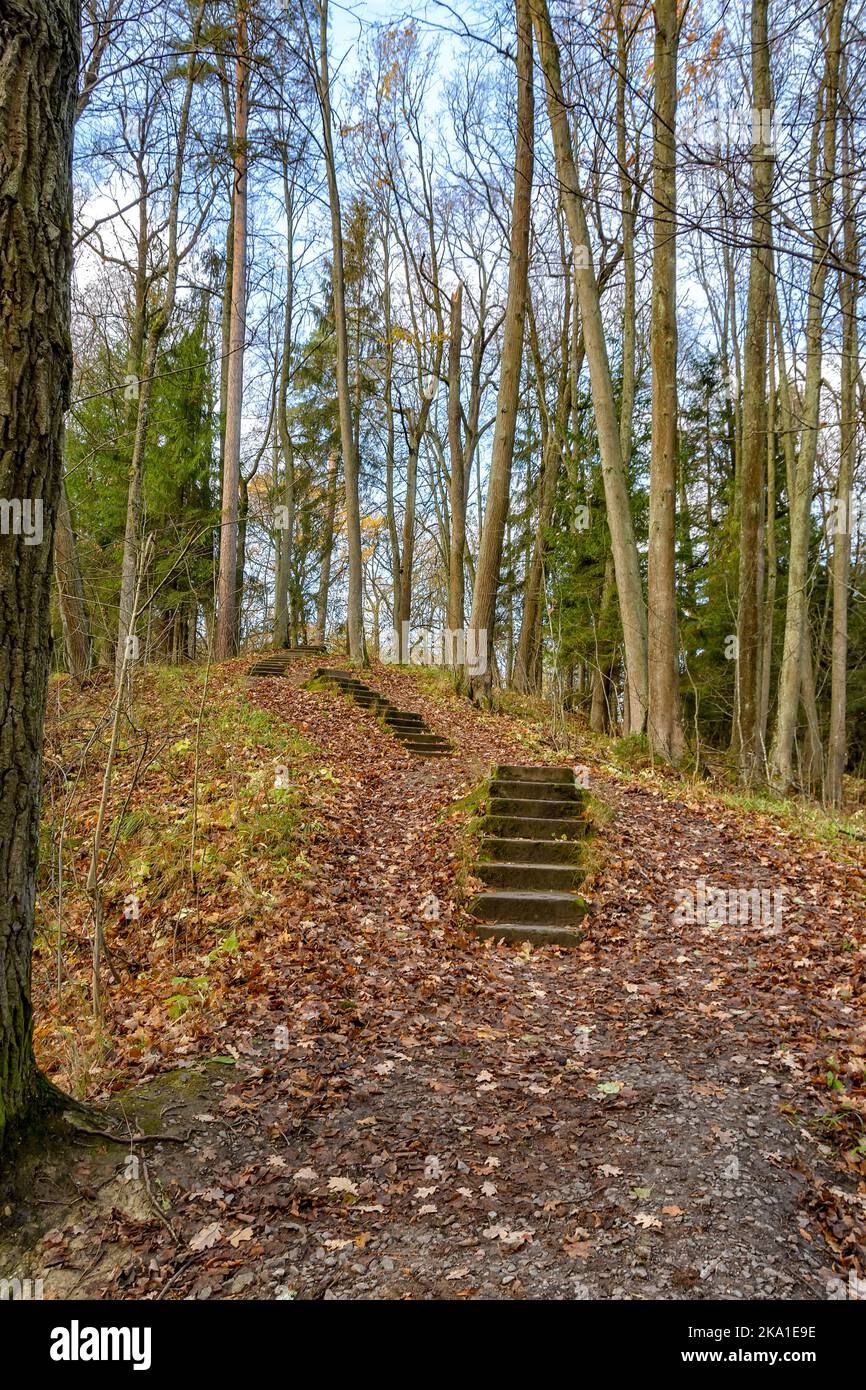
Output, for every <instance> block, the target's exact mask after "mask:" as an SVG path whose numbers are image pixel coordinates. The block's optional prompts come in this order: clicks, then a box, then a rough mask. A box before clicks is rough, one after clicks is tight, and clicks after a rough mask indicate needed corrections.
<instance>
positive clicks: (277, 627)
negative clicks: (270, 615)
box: [274, 146, 295, 647]
mask: <svg viewBox="0 0 866 1390" xmlns="http://www.w3.org/2000/svg"><path fill="white" fill-rule="evenodd" d="M282 154H283V202H284V204H285V209H286V223H287V227H288V231H287V235H286V304H285V309H284V318H283V353H282V361H281V363H280V380H279V385H278V388H277V390H278V393H279V394H278V396H277V434H278V436H279V444H280V450H281V452H282V455H283V469H284V481H283V502H282V505H283V506H284V507H285V514H284V516H283V518H282V520H283V522H284V523H285V524H284V525H283V526H281V527H280V530H279V533H278V537H277V545H278V547H279V554H278V557H277V584H276V592H275V594H274V646H275V647H287V646H289V590H290V588H291V583H292V559H293V553H292V551H293V541H294V534H295V450H294V445H293V443H292V436H291V434H290V433H289V415H288V391H289V367H290V364H291V352H292V305H293V299H294V256H293V254H292V244H293V237H294V218H293V216H292V211H293V198H292V191H291V188H290V186H289V168H288V152H287V150H286V148H285V146H284V147H283V151H282Z"/></svg>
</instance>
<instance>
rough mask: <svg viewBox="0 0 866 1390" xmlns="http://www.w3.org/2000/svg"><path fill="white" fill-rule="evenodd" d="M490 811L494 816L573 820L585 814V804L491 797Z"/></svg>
mask: <svg viewBox="0 0 866 1390" xmlns="http://www.w3.org/2000/svg"><path fill="white" fill-rule="evenodd" d="M489 809H490V814H491V815H492V816H523V817H527V816H530V817H533V818H534V817H536V816H538V817H540V818H541V819H542V820H551V819H556V818H557V817H560V818H562V819H565V820H572V819H574V818H575V817H577V816H580V815H581V814H582V813H583V804H582V803H581V802H580V801H565V800H560V799H556V800H553V801H542V799H541V797H521V798H518V797H516V796H491V798H490V802H489Z"/></svg>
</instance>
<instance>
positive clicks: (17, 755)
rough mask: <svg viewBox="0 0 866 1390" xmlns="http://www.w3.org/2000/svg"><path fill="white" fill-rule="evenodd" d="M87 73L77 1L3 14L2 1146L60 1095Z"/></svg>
mask: <svg viewBox="0 0 866 1390" xmlns="http://www.w3.org/2000/svg"><path fill="white" fill-rule="evenodd" d="M78 61H79V15H78V6H77V5H76V4H74V3H72V0H50V3H49V0H6V3H5V5H4V8H3V11H2V14H0V341H2V343H3V354H2V358H0V494H2V497H3V498H4V499H5V500H6V501H7V502H8V501H11V500H12V499H19V501H22V502H23V501H29V502H30V503H31V504H32V505H33V507H34V512H33V514H32V515H34V516H37V515H38V513H37V512H36V511H35V504H36V502H39V503H40V504H41V507H42V528H41V537H39V538H38V539H37V536H38V528H37V529H34V530H33V532H32V534H31V535H30V536H28V535H26V534H23V533H21V534H14V533H12V534H7V535H3V536H2V537H0V765H2V768H3V798H2V809H0V880H2V883H3V895H2V898H0V1146H2V1145H3V1144H4V1143H5V1142H6V1141H8V1139H9V1138H10V1137H11V1136H12V1134H13V1132H14V1131H15V1130H16V1128H18V1127H19V1126H20V1125H22V1124H23V1123H25V1122H26V1119H27V1117H28V1114H29V1112H30V1111H31V1110H32V1109H33V1108H34V1107H35V1106H36V1105H37V1103H38V1101H39V1099H40V1097H42V1096H43V1095H44V1094H46V1092H47V1083H45V1085H43V1083H42V1081H41V1078H40V1076H39V1073H38V1071H37V1068H36V1062H35V1060H34V1056H33V1045H32V1027H33V1015H32V1007H31V1001H30V969H31V966H30V957H31V949H32V944H33V919H34V908H35V900H36V869H37V857H38V847H39V808H40V782H41V774H42V723H43V719H44V715H45V699H46V688H47V679H48V666H49V659H50V645H51V626H50V593H51V571H52V554H51V552H52V543H53V538H54V528H55V520H56V515H57V508H58V502H59V498H60V488H61V470H62V460H63V419H64V411H65V410H66V409H67V407H68V405H69V396H70V383H71V377H72V349H71V343H70V335H69V300H70V275H71V267H72V234H71V228H72V181H71V180H72V174H71V162H72V130H73V119H74V113H75V96H76V85H77V78H78ZM14 529H19V530H20V528H14ZM34 541H35V543H34Z"/></svg>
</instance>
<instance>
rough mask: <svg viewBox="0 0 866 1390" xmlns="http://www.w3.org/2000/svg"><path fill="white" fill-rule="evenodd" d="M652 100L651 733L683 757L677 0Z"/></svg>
mask: <svg viewBox="0 0 866 1390" xmlns="http://www.w3.org/2000/svg"><path fill="white" fill-rule="evenodd" d="M653 13H654V16H655V62H654V101H653V272H652V279H653V283H652V326H651V332H650V358H651V361H652V462H651V468H650V504H649V553H648V562H647V605H648V609H649V624H648V637H649V718H648V725H649V736H650V744H651V747H652V750H653V752H654V753H655V754H656V755H657V756H658V757H660V758H663V759H665V760H666V761H667V762H671V763H674V764H676V763H678V762H679V761H680V759H681V757H682V751H683V731H682V724H681V722H680V690H679V684H680V677H679V646H678V638H677V598H676V489H677V242H676V235H677V228H676V207H677V178H676V158H677V151H676V113H677V51H678V48H679V29H678V19H677V6H676V0H656V3H655V6H654V10H653Z"/></svg>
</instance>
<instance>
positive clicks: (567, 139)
mask: <svg viewBox="0 0 866 1390" xmlns="http://www.w3.org/2000/svg"><path fill="white" fill-rule="evenodd" d="M531 3H532V17H533V24H534V26H535V34H536V39H537V42H538V54H539V64H540V67H541V70H542V71H543V73H544V77H545V85H546V91H547V111H548V117H549V120H550V127H551V132H552V135H553V147H554V154H555V159H556V172H557V177H558V179H559V193H560V197H561V198H562V201H563V205H564V208H565V215H566V220H567V222H568V230H569V235H570V237H571V244H572V250H573V253H574V263H575V279H576V282H577V296H578V300H579V304H580V316H581V323H582V325H583V336H584V343H585V345H586V357H587V362H588V364H589V375H590V385H591V388H592V399H593V406H594V410H595V422H596V429H597V431H598V443H599V452H600V454H601V470H602V478H603V480H604V492H605V500H606V503H607V520H608V526H609V528H610V538H611V548H612V551H613V559H614V571H615V574H616V585H617V592H618V594H619V604H620V614H621V617H622V629H623V641H624V644H625V654H626V669H627V672H628V680H629V692H630V698H629V726H628V731H629V732H632V733H638V732H641V731H642V730H643V729H644V727H645V725H646V717H647V700H648V692H647V618H646V607H645V605H644V599H643V590H642V588H641V576H640V563H639V560H638V553H637V545H636V543H635V538H634V527H633V524H632V516H631V505H630V502H629V492H628V479H627V476H626V471H625V466H624V463H623V456H622V448H621V445H620V435H619V424H618V421H617V415H616V407H615V404H614V392H613V381H612V378H611V373H610V362H609V360H608V354H607V343H606V341H605V337H604V325H603V323H602V318H601V306H600V303H599V293H598V283H597V281H596V278H595V271H594V269H593V265H592V256H591V254H590V238H589V228H588V226H587V221H586V212H585V210H584V206H583V198H582V195H581V191H580V185H579V182H578V178H577V168H576V166H575V162H574V151H573V147H572V140H571V130H570V127H569V123H568V108H567V106H566V104H565V98H564V95H563V89H562V76H561V72H560V63H559V50H558V48H557V45H556V39H555V38H554V34H553V27H552V25H551V22H550V14H549V12H548V7H547V0H531Z"/></svg>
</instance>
